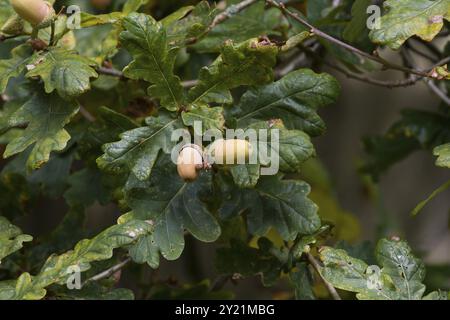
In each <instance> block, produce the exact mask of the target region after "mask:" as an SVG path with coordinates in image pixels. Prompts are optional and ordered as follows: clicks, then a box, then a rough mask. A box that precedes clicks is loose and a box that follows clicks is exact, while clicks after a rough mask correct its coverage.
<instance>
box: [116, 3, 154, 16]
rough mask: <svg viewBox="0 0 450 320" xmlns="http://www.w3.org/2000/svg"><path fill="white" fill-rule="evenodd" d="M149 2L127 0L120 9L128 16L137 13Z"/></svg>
mask: <svg viewBox="0 0 450 320" xmlns="http://www.w3.org/2000/svg"><path fill="white" fill-rule="evenodd" d="M149 1H150V0H128V1H126V2H125V4H124V5H123V8H122V12H123V13H124V14H130V13H132V12H133V11H138V10H139V8H140V7H142V6H144V5H146V4H147V3H149Z"/></svg>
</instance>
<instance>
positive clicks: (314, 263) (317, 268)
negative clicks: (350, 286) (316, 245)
mask: <svg viewBox="0 0 450 320" xmlns="http://www.w3.org/2000/svg"><path fill="white" fill-rule="evenodd" d="M306 257H307V258H308V262H309V264H310V265H311V266H312V267H313V268H314V270H315V271H316V272H317V274H318V275H319V277H320V279H322V281H323V283H324V284H325V287H326V288H327V290H328V292H329V293H330V295H331V296H332V297H333V299H334V300H342V299H341V297H340V296H339V293H337V291H336V289H335V288H334V287H333V286H332V285H331V283H329V282H328V281H327V280H325V279H324V277H322V275H321V274H320V265H319V262H317V260H316V258H314V257H313V255H312V254H310V253H306Z"/></svg>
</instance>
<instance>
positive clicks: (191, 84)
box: [181, 80, 198, 88]
mask: <svg viewBox="0 0 450 320" xmlns="http://www.w3.org/2000/svg"><path fill="white" fill-rule="evenodd" d="M197 84H198V80H186V81H181V85H182V86H183V87H184V88H192V87H195V86H196V85H197Z"/></svg>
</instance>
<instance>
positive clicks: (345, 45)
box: [266, 0, 432, 78]
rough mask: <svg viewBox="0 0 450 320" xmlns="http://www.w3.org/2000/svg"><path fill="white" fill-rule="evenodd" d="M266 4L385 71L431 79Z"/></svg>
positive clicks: (272, 2) (269, 0) (297, 16)
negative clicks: (380, 66) (374, 63)
mask: <svg viewBox="0 0 450 320" xmlns="http://www.w3.org/2000/svg"><path fill="white" fill-rule="evenodd" d="M266 2H267V3H268V4H270V5H272V6H274V7H276V8H278V9H280V10H281V11H282V12H283V13H284V14H285V15H288V16H290V17H292V18H293V19H294V20H296V21H298V22H299V23H301V24H302V25H304V26H306V27H308V28H309V29H310V32H311V33H313V34H315V35H316V36H318V37H319V38H322V39H325V40H327V41H330V42H332V43H334V44H337V45H338V46H340V47H342V48H344V49H347V50H348V51H351V52H353V53H355V54H357V55H359V56H362V57H364V58H367V59H369V60H372V61H375V62H377V63H379V64H381V65H383V67H384V68H385V69H392V70H398V71H402V72H406V73H409V74H414V75H418V76H421V77H427V78H432V76H431V75H430V74H427V73H425V72H423V71H420V70H415V69H410V68H407V67H404V66H400V65H396V64H394V63H391V62H389V61H387V60H385V59H383V58H382V57H380V56H378V55H373V54H370V53H367V52H364V51H362V50H360V49H358V48H355V47H353V46H351V45H349V44H348V43H345V42H343V41H341V40H339V39H336V38H334V37H332V36H330V35H329V34H327V33H325V32H323V31H321V30H320V29H318V28H316V27H314V26H313V25H312V24H310V23H309V22H307V21H306V20H304V19H303V18H301V17H300V15H298V14H297V13H294V12H292V11H290V10H289V9H287V8H286V7H285V5H284V4H282V3H279V2H277V1H274V0H266Z"/></svg>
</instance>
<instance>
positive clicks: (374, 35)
mask: <svg viewBox="0 0 450 320" xmlns="http://www.w3.org/2000/svg"><path fill="white" fill-rule="evenodd" d="M384 6H385V8H386V10H387V13H386V14H385V15H384V16H383V17H382V18H381V19H380V28H379V29H374V30H372V31H371V32H370V38H371V39H372V41H373V42H375V43H378V44H385V45H387V46H389V47H390V48H392V49H399V48H400V46H401V45H402V44H403V43H404V42H405V41H406V40H407V39H408V38H410V37H412V36H414V35H417V36H418V37H420V38H422V39H423V40H426V41H431V40H433V39H434V37H435V36H436V35H437V34H438V33H439V31H440V30H441V29H442V26H443V25H444V20H450V1H449V0H434V1H432V0H387V1H385V2H384Z"/></svg>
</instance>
